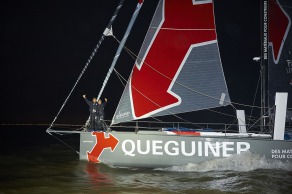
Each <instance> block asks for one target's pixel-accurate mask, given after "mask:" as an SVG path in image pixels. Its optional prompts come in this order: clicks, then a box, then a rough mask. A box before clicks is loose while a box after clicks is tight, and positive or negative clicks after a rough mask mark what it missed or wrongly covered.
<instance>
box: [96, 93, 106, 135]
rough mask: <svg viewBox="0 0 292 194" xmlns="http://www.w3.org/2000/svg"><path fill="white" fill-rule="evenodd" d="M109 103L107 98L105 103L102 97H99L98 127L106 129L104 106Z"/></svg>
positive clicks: (97, 110) (97, 109)
mask: <svg viewBox="0 0 292 194" xmlns="http://www.w3.org/2000/svg"><path fill="white" fill-rule="evenodd" d="M106 103H107V99H106V98H105V99H104V103H102V101H101V99H98V101H97V107H96V116H97V118H96V120H97V129H98V130H100V131H101V130H103V131H106V125H105V123H104V121H103V120H104V107H105V105H106Z"/></svg>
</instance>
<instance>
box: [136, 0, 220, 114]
mask: <svg viewBox="0 0 292 194" xmlns="http://www.w3.org/2000/svg"><path fill="white" fill-rule="evenodd" d="M214 40H216V32H215V24H214V15H213V4H212V3H207V4H201V5H193V4H192V1H185V0H184V1H177V0H176V1H174V0H165V1H164V21H162V25H161V27H160V29H159V30H158V31H157V32H156V35H155V37H154V40H153V43H152V45H151V47H150V48H149V50H148V53H147V56H146V58H145V59H144V63H143V64H141V67H137V64H136V67H134V69H133V73H132V78H131V94H132V103H133V108H134V116H135V117H143V116H146V115H147V114H154V113H155V112H159V111H162V110H164V109H166V108H168V107H172V106H176V105H178V104H179V103H180V97H179V96H178V95H176V94H174V93H173V92H172V91H171V88H172V85H173V84H174V81H175V79H176V77H177V76H178V74H179V71H180V69H181V68H182V65H183V60H184V59H185V58H186V57H187V54H188V51H189V49H190V48H191V46H192V45H198V44H202V45H204V43H206V42H209V41H214Z"/></svg>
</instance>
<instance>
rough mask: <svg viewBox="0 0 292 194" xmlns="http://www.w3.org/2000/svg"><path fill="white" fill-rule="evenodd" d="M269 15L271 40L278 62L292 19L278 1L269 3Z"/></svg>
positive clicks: (275, 60) (275, 58)
mask: <svg viewBox="0 0 292 194" xmlns="http://www.w3.org/2000/svg"><path fill="white" fill-rule="evenodd" d="M269 16H270V18H269V33H270V34H269V42H270V43H272V45H273V57H274V62H275V63H276V64H277V63H278V61H279V58H280V55H281V51H282V47H283V45H284V42H285V39H286V36H287V33H288V31H289V28H290V21H289V18H288V16H287V15H286V14H285V12H284V10H283V9H281V7H280V5H279V3H278V1H277V2H272V3H270V4H269Z"/></svg>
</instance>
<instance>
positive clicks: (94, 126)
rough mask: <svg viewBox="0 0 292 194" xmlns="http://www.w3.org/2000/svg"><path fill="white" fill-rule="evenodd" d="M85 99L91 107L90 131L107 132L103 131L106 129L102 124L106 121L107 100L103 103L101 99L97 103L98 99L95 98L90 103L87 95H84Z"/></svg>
mask: <svg viewBox="0 0 292 194" xmlns="http://www.w3.org/2000/svg"><path fill="white" fill-rule="evenodd" d="M83 98H84V100H85V102H86V103H87V104H88V106H89V112H90V129H91V130H93V131H96V130H105V129H103V128H104V127H103V123H102V122H103V119H104V107H105V105H106V103H107V99H106V98H105V102H104V103H102V102H101V100H100V99H99V100H98V101H97V99H96V98H93V99H92V101H89V100H88V99H87V98H86V95H83Z"/></svg>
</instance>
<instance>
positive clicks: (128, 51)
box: [114, 37, 261, 108]
mask: <svg viewBox="0 0 292 194" xmlns="http://www.w3.org/2000/svg"><path fill="white" fill-rule="evenodd" d="M114 39H115V40H116V41H118V42H120V41H119V40H118V39H117V38H116V37H114ZM124 49H125V50H126V51H127V53H129V54H131V55H132V58H135V59H139V60H141V61H142V59H141V58H139V57H138V56H137V55H136V54H135V53H134V52H132V51H131V50H130V49H129V48H127V47H126V46H124ZM133 56H134V57H133ZM143 64H145V65H147V66H148V67H150V68H151V69H152V70H154V71H155V72H157V73H158V74H160V75H162V76H163V77H165V78H167V79H169V80H171V81H173V79H172V78H170V77H168V76H166V75H165V74H163V73H161V72H160V71H158V70H157V69H155V68H154V67H152V66H151V65H149V64H148V63H146V62H145V61H143ZM174 83H175V84H178V85H180V86H182V87H184V88H186V89H187V90H190V91H192V92H195V93H197V94H200V95H202V96H205V97H208V98H211V99H214V100H221V99H219V98H217V97H213V96H210V95H207V94H204V93H202V92H200V91H197V90H195V89H192V88H190V87H188V86H185V85H183V84H181V83H179V82H178V81H175V82H174ZM224 102H226V103H230V104H235V105H240V106H246V107H250V108H252V107H254V108H261V107H259V106H250V105H246V104H241V103H237V102H230V101H224Z"/></svg>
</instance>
